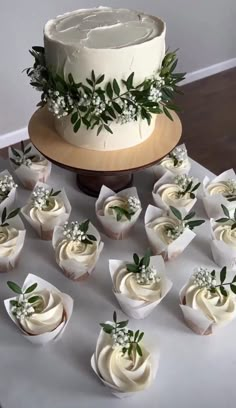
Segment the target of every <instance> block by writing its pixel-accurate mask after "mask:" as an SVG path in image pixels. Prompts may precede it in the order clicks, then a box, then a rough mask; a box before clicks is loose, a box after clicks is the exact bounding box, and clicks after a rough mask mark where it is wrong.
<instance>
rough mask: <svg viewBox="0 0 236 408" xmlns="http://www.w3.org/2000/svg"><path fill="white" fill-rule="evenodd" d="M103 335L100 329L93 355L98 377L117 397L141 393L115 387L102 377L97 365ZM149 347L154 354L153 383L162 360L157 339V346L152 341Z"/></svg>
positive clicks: (93, 366)
mask: <svg viewBox="0 0 236 408" xmlns="http://www.w3.org/2000/svg"><path fill="white" fill-rule="evenodd" d="M106 323H110V322H106ZM101 335H102V330H101V331H100V334H99V336H98V340H97V345H96V351H95V353H94V354H93V355H92V357H91V367H92V369H93V371H94V372H95V374H96V375H97V376H98V378H99V379H100V380H101V382H102V383H103V385H105V387H106V388H108V389H109V391H110V392H111V393H112V394H113V395H114V396H115V397H117V398H120V399H122V398H127V397H132V396H134V395H138V394H140V393H141V392H142V391H136V392H122V391H120V390H119V388H118V387H115V386H114V385H113V384H109V383H108V382H107V381H105V380H104V379H103V378H102V377H101V375H100V372H99V369H98V366H97V351H98V346H99V343H100V339H101ZM145 343H146V341H145ZM148 349H149V352H151V354H152V383H153V381H154V380H155V378H156V374H157V371H158V367H159V360H160V352H159V348H158V344H157V340H156V339H155V346H154V344H153V342H152V345H151V347H149V348H148ZM143 391H145V390H143Z"/></svg>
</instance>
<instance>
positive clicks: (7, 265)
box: [0, 216, 26, 272]
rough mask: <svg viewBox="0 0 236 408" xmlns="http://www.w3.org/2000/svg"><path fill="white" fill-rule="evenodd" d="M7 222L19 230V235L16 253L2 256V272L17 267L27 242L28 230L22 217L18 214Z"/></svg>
mask: <svg viewBox="0 0 236 408" xmlns="http://www.w3.org/2000/svg"><path fill="white" fill-rule="evenodd" d="M7 222H8V224H9V227H12V228H15V229H17V230H18V231H19V235H18V237H17V241H16V249H15V251H14V253H13V254H12V255H10V256H7V257H6V256H0V272H9V271H11V270H12V269H14V268H15V266H16V264H17V262H18V259H19V256H20V253H21V251H22V249H23V246H24V242H25V234H26V231H25V227H24V224H23V222H22V221H21V218H20V217H19V216H16V217H14V218H12V219H10V220H7Z"/></svg>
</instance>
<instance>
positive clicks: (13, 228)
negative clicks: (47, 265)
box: [0, 207, 26, 272]
mask: <svg viewBox="0 0 236 408" xmlns="http://www.w3.org/2000/svg"><path fill="white" fill-rule="evenodd" d="M19 210H20V209H16V210H9V211H8V210H7V209H6V207H5V209H3V211H0V272H8V271H10V270H12V269H14V268H15V266H16V264H17V262H18V259H19V256H20V253H21V251H22V248H23V245H24V241H25V233H26V231H25V227H24V224H23V222H22V221H21V218H20V217H19V215H17V214H18V213H19Z"/></svg>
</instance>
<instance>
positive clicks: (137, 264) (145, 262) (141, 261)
mask: <svg viewBox="0 0 236 408" xmlns="http://www.w3.org/2000/svg"><path fill="white" fill-rule="evenodd" d="M150 257H151V251H150V249H148V250H147V251H146V253H145V255H144V256H143V257H142V258H139V256H138V255H137V254H134V255H133V260H134V263H130V264H127V265H126V269H127V271H128V272H132V273H140V272H141V271H142V269H143V267H145V269H147V268H148V267H149V265H150Z"/></svg>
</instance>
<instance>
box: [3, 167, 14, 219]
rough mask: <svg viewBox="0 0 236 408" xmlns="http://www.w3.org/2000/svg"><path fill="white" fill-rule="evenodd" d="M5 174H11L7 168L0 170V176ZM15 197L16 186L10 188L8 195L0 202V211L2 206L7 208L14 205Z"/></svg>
mask: <svg viewBox="0 0 236 408" xmlns="http://www.w3.org/2000/svg"><path fill="white" fill-rule="evenodd" d="M5 175H7V176H11V174H10V173H9V171H8V170H4V171H1V173H0V178H1V177H2V176H5ZM15 199H16V188H12V189H11V191H10V193H9V194H8V196H7V197H6V198H5V199H4V200H3V201H1V202H0V212H2V211H3V209H4V207H6V208H7V209H10V208H12V207H13V205H14V202H15Z"/></svg>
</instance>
